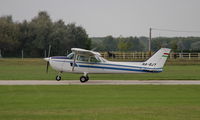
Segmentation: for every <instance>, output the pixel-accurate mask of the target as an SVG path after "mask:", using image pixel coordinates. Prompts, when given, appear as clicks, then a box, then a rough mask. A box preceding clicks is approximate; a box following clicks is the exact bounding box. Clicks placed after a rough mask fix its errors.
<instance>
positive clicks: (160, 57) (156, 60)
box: [145, 48, 171, 68]
mask: <svg viewBox="0 0 200 120" xmlns="http://www.w3.org/2000/svg"><path fill="white" fill-rule="evenodd" d="M170 51H171V49H169V48H161V49H160V50H158V51H157V52H156V53H155V54H154V55H153V56H151V57H150V58H149V59H148V60H147V61H146V62H145V63H147V64H154V66H153V67H155V68H163V66H164V64H165V62H166V60H167V58H168V56H169V53H170Z"/></svg>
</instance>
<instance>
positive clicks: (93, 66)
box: [53, 60, 162, 73]
mask: <svg viewBox="0 0 200 120" xmlns="http://www.w3.org/2000/svg"><path fill="white" fill-rule="evenodd" d="M53 61H56V62H68V63H70V62H73V61H60V60H53ZM76 63H83V64H89V65H83V64H78V66H79V67H87V68H97V69H98V68H100V69H112V70H123V71H138V72H153V73H158V72H162V70H159V71H152V70H148V69H161V68H147V67H138V66H128V65H115V64H104V63H97V64H96V63H86V62H76ZM95 64H96V65H110V66H121V67H129V68H116V67H108V66H95ZM130 68H143V69H144V70H139V69H130Z"/></svg>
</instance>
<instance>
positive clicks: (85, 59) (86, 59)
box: [77, 55, 89, 62]
mask: <svg viewBox="0 0 200 120" xmlns="http://www.w3.org/2000/svg"><path fill="white" fill-rule="evenodd" d="M88 59H89V56H84V55H78V57H77V60H79V61H86V62H88Z"/></svg>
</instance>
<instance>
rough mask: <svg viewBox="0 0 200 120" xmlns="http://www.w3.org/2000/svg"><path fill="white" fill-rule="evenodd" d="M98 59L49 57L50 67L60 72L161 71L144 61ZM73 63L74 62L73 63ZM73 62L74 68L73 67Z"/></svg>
mask: <svg viewBox="0 0 200 120" xmlns="http://www.w3.org/2000/svg"><path fill="white" fill-rule="evenodd" d="M98 57H99V59H100V61H98V62H91V61H90V60H89V61H80V60H76V61H74V60H73V59H69V58H68V57H66V56H55V57H50V58H49V63H50V65H51V67H52V68H53V69H55V70H57V71H60V72H72V73H83V72H87V73H117V74H119V73H152V72H153V73H156V72H162V70H163V69H162V68H155V67H153V66H152V65H148V64H145V62H113V61H107V60H105V59H103V58H101V57H100V56H98ZM74 63H75V64H74ZM73 64H74V68H73Z"/></svg>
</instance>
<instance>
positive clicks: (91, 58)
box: [90, 56, 101, 63]
mask: <svg viewBox="0 0 200 120" xmlns="http://www.w3.org/2000/svg"><path fill="white" fill-rule="evenodd" d="M90 62H91V63H97V62H101V61H100V60H99V59H98V58H97V57H95V56H92V57H90Z"/></svg>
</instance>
